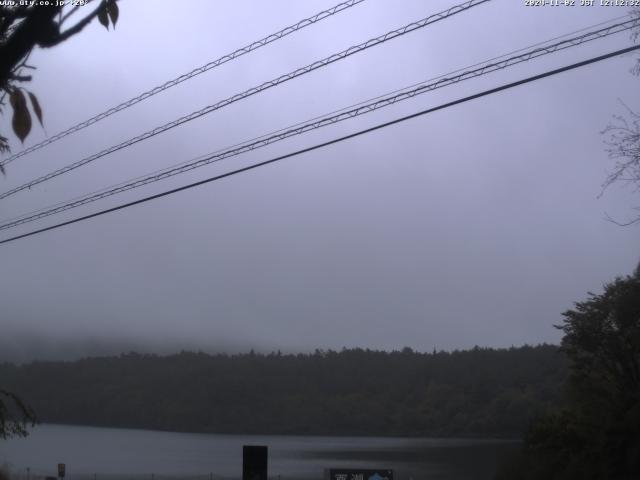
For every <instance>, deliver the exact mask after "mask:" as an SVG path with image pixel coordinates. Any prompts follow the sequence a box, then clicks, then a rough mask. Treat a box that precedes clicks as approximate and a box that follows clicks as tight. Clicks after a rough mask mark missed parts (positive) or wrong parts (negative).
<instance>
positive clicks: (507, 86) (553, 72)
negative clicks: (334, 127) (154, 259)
mask: <svg viewBox="0 0 640 480" xmlns="http://www.w3.org/2000/svg"><path fill="white" fill-rule="evenodd" d="M638 49H640V45H635V46H632V47H627V48H623V49H621V50H616V51H614V52H610V53H607V54H605V55H600V56H598V57H593V58H590V59H588V60H584V61H582V62H578V63H574V64H571V65H567V66H564V67H561V68H557V69H555V70H550V71H547V72H544V73H541V74H538V75H534V76H531V77H527V78H524V79H522V80H518V81H516V82H511V83H508V84H505V85H501V86H499V87H495V88H491V89H489V90H484V91H482V92H480V93H476V94H474V95H469V96H467V97H464V98H460V99H458V100H454V101H451V102H447V103H444V104H441V105H438V106H437V107H432V108H428V109H426V110H422V111H420V112H417V113H413V114H411V115H406V116H404V117H400V118H397V119H395V120H391V121H389V122H385V123H381V124H378V125H375V126H373V127H370V128H366V129H364V130H360V131H358V132H355V133H351V134H349V135H345V136H342V137H339V138H335V139H333V140H329V141H327V142H323V143H319V144H316V145H313V146H311V147H307V148H303V149H301V150H297V151H295V152H291V153H288V154H285V155H281V156H278V157H275V158H272V159H270V160H265V161H263V162H259V163H256V164H253V165H249V166H247V167H243V168H239V169H237V170H233V171H231V172H227V173H223V174H221V175H216V176H213V177H209V178H207V179H204V180H200V181H198V182H194V183H190V184H188V185H184V186H182V187H178V188H174V189H171V190H167V191H165V192H162V193H157V194H155V195H151V196H148V197H145V198H142V199H139V200H135V201H132V202H129V203H125V204H122V205H118V206H116V207H112V208H108V209H105V210H101V211H99V212H95V213H92V214H89V215H85V216H82V217H78V218H74V219H72V220H68V221H66V222H61V223H58V224H55V225H51V226H49V227H45V228H41V229H38V230H33V231H31V232H28V233H24V234H22V235H17V236H15V237H11V238H7V239H5V240H2V241H0V245H2V244H5V243H8V242H12V241H15V240H19V239H21V238H26V237H30V236H33V235H37V234H39V233H43V232H47V231H49V230H54V229H57V228H60V227H63V226H66V225H71V224H73V223H78V222H81V221H83V220H88V219H90V218H94V217H98V216H101V215H105V214H107V213H111V212H115V211H118V210H123V209H125V208H129V207H132V206H134V205H138V204H141V203H146V202H149V201H151V200H155V199H157V198H161V197H165V196H167V195H172V194H174V193H177V192H181V191H183V190H188V189H191V188H194V187H197V186H200V185H204V184H206V183H210V182H214V181H217V180H221V179H223V178H226V177H230V176H232V175H236V174H238V173H243V172H247V171H249V170H253V169H255V168H258V167H263V166H265V165H269V164H271V163H275V162H278V161H280V160H284V159H286V158H291V157H295V156H297V155H301V154H303V153H308V152H311V151H313V150H318V149H320V148H323V147H327V146H329V145H333V144H336V143H340V142H343V141H345V140H349V139H351V138H355V137H358V136H360V135H364V134H366V133H370V132H373V131H376V130H380V129H382V128H386V127H389V126H391V125H395V124H397V123H401V122H404V121H407V120H410V119H412V118H416V117H420V116H422V115H426V114H428V113H432V112H435V111H438V110H443V109H446V108H449V107H453V106H455V105H459V104H462V103H465V102H468V101H471V100H475V99H477V98H481V97H484V96H487V95H492V94H495V93H498V92H501V91H504V90H507V89H510V88H514V87H517V86H520V85H524V84H526V83H531V82H534V81H537V80H541V79H543V78H546V77H550V76H552V75H557V74H559V73H563V72H567V71H569V70H574V69H576V68H580V67H584V66H586V65H590V64H593V63H596V62H600V61H603V60H606V59H608V58H612V57H616V56H619V55H623V54H625V53H629V52H633V51H635V50H638Z"/></svg>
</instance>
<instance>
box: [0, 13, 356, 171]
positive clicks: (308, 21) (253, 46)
mask: <svg viewBox="0 0 640 480" xmlns="http://www.w3.org/2000/svg"><path fill="white" fill-rule="evenodd" d="M362 2H364V0H348V1H346V2H343V3H339V4H338V5H336V6H334V7H332V8H329V9H327V10H323V11H322V12H319V13H316V14H315V15H313V16H311V17H309V18H305V19H303V20H300V21H299V22H298V23H296V24H294V25H290V26H288V27H286V28H283V29H282V30H280V31H278V32H275V33H272V34H270V35H267V36H266V37H264V38H261V39H260V40H256V41H255V42H253V43H250V44H249V45H246V46H244V47H242V48H239V49H237V50H235V51H233V52H231V53H228V54H226V55H223V56H222V57H220V58H218V59H216V60H213V61H211V62H209V63H207V64H206V65H202V66H201V67H198V68H195V69H193V70H191V71H190V72H188V73H185V74H184V75H180V76H179V77H177V78H174V79H173V80H169V81H168V82H165V83H163V84H162V85H159V86H157V87H154V88H152V89H151V90H148V91H146V92H143V93H141V94H140V95H138V96H137V97H133V98H131V99H129V100H127V101H125V102H122V103H121V104H119V105H116V106H115V107H112V108H110V109H108V110H105V111H104V112H102V113H99V114H97V115H95V116H93V117H91V118H89V119H87V120H85V121H83V122H80V123H78V124H76V125H73V126H72V127H69V128H68V129H66V130H63V131H62V132H59V133H56V134H55V135H53V136H52V137H49V138H47V139H46V140H43V141H42V142H40V143H37V144H35V145H33V146H31V147H29V148H26V149H24V150H22V151H20V152H18V153H16V154H14V155H11V156H10V157H8V158H7V159H5V160H2V161H1V162H0V165H2V166H5V165H6V164H8V163H11V162H13V161H14V160H15V159H17V158H20V157H23V156H25V155H27V154H29V153H31V152H35V151H36V150H39V149H41V148H43V147H46V146H47V145H51V144H52V143H54V142H57V141H58V140H60V139H62V138H64V137H66V136H68V135H71V134H72V133H75V132H77V131H79V130H82V129H84V128H87V127H88V126H90V125H93V124H94V123H97V122H99V121H100V120H104V119H105V118H107V117H110V116H111V115H113V114H115V113H118V112H119V111H121V110H124V109H126V108H129V107H132V106H133V105H135V104H137V103H140V102H142V101H143V100H146V99H147V98H150V97H152V96H154V95H157V94H158V93H160V92H163V91H165V90H167V89H169V88H171V87H175V86H176V85H178V84H180V83H182V82H185V81H187V80H189V79H191V78H193V77H195V76H197V75H200V74H201V73H204V72H207V71H209V70H211V69H213V68H216V67H219V66H220V65H222V64H224V63H227V62H229V61H231V60H234V59H236V58H238V57H241V56H242V55H245V54H247V53H249V52H252V51H254V50H257V49H259V48H261V47H264V46H265V45H268V44H270V43H272V42H275V41H276V40H280V39H281V38H283V37H286V36H287V35H290V34H292V33H294V32H297V31H298V30H302V29H303V28H305V27H308V26H310V25H313V24H315V23H318V22H320V21H322V20H324V19H325V18H328V17H331V16H332V15H335V14H336V13H340V12H342V11H344V10H346V9H348V8H350V7H353V6H355V5H357V4H359V3H362Z"/></svg>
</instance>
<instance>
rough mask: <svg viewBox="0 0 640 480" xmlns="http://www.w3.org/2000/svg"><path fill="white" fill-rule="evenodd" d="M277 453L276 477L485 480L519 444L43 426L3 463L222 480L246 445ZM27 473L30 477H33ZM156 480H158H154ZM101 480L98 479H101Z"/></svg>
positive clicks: (272, 465) (2, 456) (79, 478)
mask: <svg viewBox="0 0 640 480" xmlns="http://www.w3.org/2000/svg"><path fill="white" fill-rule="evenodd" d="M243 445H267V446H268V447H269V476H271V477H273V478H275V479H277V478H278V476H280V479H281V480H288V479H296V478H299V479H312V478H317V479H322V477H323V471H324V469H325V468H333V467H353V468H358V467H361V468H391V469H393V470H394V473H395V478H396V479H397V480H405V479H410V478H413V479H414V480H419V479H434V480H436V479H437V480H454V479H455V480H471V479H474V480H484V479H487V480H488V479H491V478H493V475H494V472H495V468H496V464H497V463H498V462H499V461H500V459H501V458H503V457H504V456H505V455H506V454H508V453H509V452H510V451H513V450H514V449H515V448H517V444H516V443H514V442H508V441H498V440H466V439H465V440H463V439H429V438H423V439H408V438H382V437H305V436H278V435H216V434H195V433H171V432H157V431H151V430H130V429H119V428H98V427H79V426H67V425H40V426H38V427H36V428H35V429H34V430H33V431H32V433H31V434H30V435H29V437H27V438H24V439H22V438H20V439H11V440H8V441H0V464H2V463H5V464H7V466H8V467H9V468H10V469H11V471H12V472H13V473H14V476H15V477H16V479H17V480H27V478H28V477H29V480H39V478H40V477H41V476H44V475H55V472H56V465H57V464H58V463H66V464H67V476H66V479H65V480H88V479H94V478H95V480H124V478H130V479H134V480H169V479H173V478H175V477H181V478H186V477H190V478H191V479H193V480H220V479H221V478H240V477H241V476H242V446H243ZM27 468H29V472H28V474H27ZM152 474H153V476H152ZM94 475H95V477H94Z"/></svg>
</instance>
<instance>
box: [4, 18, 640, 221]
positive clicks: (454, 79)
mask: <svg viewBox="0 0 640 480" xmlns="http://www.w3.org/2000/svg"><path fill="white" fill-rule="evenodd" d="M639 25H640V19H632V20H628V21H626V22H621V23H617V24H615V25H612V26H610V27H606V28H602V29H599V30H595V31H591V32H587V33H585V34H583V35H580V36H577V37H572V38H569V39H566V40H563V41H560V42H557V43H554V44H552V45H548V46H544V47H539V48H535V49H532V50H529V51H527V52H524V53H522V54H520V55H515V56H511V57H508V58H506V59H504V60H501V61H498V62H493V63H486V64H484V65H483V66H481V67H479V68H475V69H472V70H467V71H464V72H462V73H460V74H458V75H454V76H442V77H440V78H439V79H438V80H437V81H435V82H431V83H427V84H424V85H420V86H418V87H416V88H411V89H410V90H408V91H404V92H401V93H398V94H395V95H390V96H386V97H379V98H377V99H375V100H374V101H372V102H369V103H366V104H364V105H361V106H358V107H356V108H352V109H350V110H347V111H344V112H341V113H338V114H336V115H330V116H325V117H322V118H319V119H313V120H312V121H309V122H307V123H304V124H300V126H296V127H295V128H289V129H283V130H280V131H277V132H275V133H274V134H272V135H269V136H264V137H259V139H257V140H255V141H249V143H244V144H240V146H234V147H232V148H229V149H226V150H221V151H219V152H215V153H212V154H209V155H204V156H202V157H199V158H198V159H196V160H194V161H191V162H187V163H185V164H182V165H178V166H175V167H170V168H168V169H165V170H161V171H160V172H157V173H154V174H151V175H147V176H143V177H139V178H137V179H135V180H133V181H130V182H128V183H122V184H119V185H117V186H115V187H113V188H110V189H105V190H102V191H100V192H97V193H94V194H89V195H87V196H84V197H80V198H78V199H75V200H72V201H70V202H66V203H62V204H59V205H57V206H54V207H51V208H49V209H45V210H42V211H38V212H35V213H33V214H26V216H23V217H21V218H18V219H16V220H12V221H8V222H6V223H4V224H2V225H0V231H1V230H5V229H8V228H12V227H15V226H18V225H22V224H24V223H28V222H32V221H35V220H39V219H42V218H44V217H48V216H50V215H54V214H57V213H60V212H64V211H66V210H70V209H72V208H76V207H79V206H81V205H85V204H87V203H91V202H95V201H97V200H101V199H103V198H106V197H110V196H112V195H116V194H118V193H122V192H125V191H128V190H132V189H134V188H138V187H141V186H143V185H147V184H150V183H154V182H157V181H160V180H163V179H165V178H169V177H172V176H174V175H178V174H180V173H184V172H188V171H190V170H193V169H196V168H199V167H202V166H205V165H208V164H211V163H214V162H217V161H220V160H223V159H225V158H229V157H234V156H237V155H240V154H242V153H246V152H249V151H252V150H255V149H258V148H262V147H265V146H267V145H270V144H272V143H276V142H279V141H281V140H284V139H286V138H290V137H293V136H296V135H301V134H303V133H306V132H309V131H311V130H316V129H318V128H322V127H324V126H327V125H332V124H335V123H338V122H341V121H343V120H347V119H350V118H354V117H357V116H360V115H364V114H366V113H370V112H373V111H375V110H378V109H380V108H384V107H387V106H390V105H393V104H395V103H398V102H401V101H404V100H408V99H410V98H413V97H415V96H416V95H420V94H423V93H427V92H430V91H433V90H436V89H438V88H442V87H446V86H448V85H452V84H455V83H459V82H461V81H464V80H469V79H471V78H476V77H479V76H482V75H486V74H489V73H492V72H495V71H498V70H502V69H505V68H508V67H511V66H513V65H517V64H519V63H523V62H527V61H530V60H533V59H535V58H539V57H542V56H545V55H549V54H551V53H555V52H558V51H561V50H565V49H567V48H572V47H576V46H578V45H581V44H583V43H586V42H590V41H593V40H598V39H602V38H605V37H607V36H610V35H614V34H616V33H620V32H624V31H628V30H630V29H633V28H635V27H637V26H639Z"/></svg>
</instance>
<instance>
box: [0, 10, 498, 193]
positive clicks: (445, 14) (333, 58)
mask: <svg viewBox="0 0 640 480" xmlns="http://www.w3.org/2000/svg"><path fill="white" fill-rule="evenodd" d="M489 1H491V0H468V1H466V2H464V3H461V4H459V5H455V6H453V7H450V8H448V9H447V10H444V11H442V12H440V13H436V14H434V15H430V16H428V17H426V18H423V19H422V20H418V21H417V22H413V23H410V24H408V25H405V26H403V27H401V28H398V29H396V30H392V31H390V32H387V33H385V34H384V35H380V36H379V37H376V38H372V39H370V40H368V41H366V42H364V43H361V44H359V45H355V46H352V47H349V48H347V49H346V50H343V51H342V52H339V53H334V54H333V55H330V56H328V57H326V58H324V59H322V60H318V61H316V62H314V63H311V64H309V65H307V66H305V67H301V68H298V69H296V70H294V71H292V72H289V73H287V74H284V75H281V76H279V77H277V78H275V79H273V80H270V81H268V82H264V83H263V84H261V85H259V86H257V87H253V88H250V89H249V90H245V91H244V92H242V93H238V94H236V95H233V96H231V97H229V98H226V99H225V100H221V101H219V102H217V103H215V104H213V105H209V106H207V107H204V108H202V109H200V110H198V111H195V112H192V113H190V114H188V115H185V116H183V117H180V118H178V119H176V120H173V121H171V122H169V123H166V124H164V125H162V126H159V127H156V128H154V129H153V130H149V131H148V132H145V133H143V134H141V135H138V136H137V137H134V138H131V139H129V140H127V141H125V142H122V143H120V144H118V145H114V146H112V147H109V148H107V149H105V150H102V151H101V152H98V153H96V154H94V155H91V156H89V157H86V158H83V159H82V160H79V161H77V162H75V163H72V164H70V165H67V166H66V167H63V168H60V169H58V170H55V171H53V172H51V173H48V174H46V175H43V176H41V177H39V178H36V179H35V180H32V181H30V182H27V183H25V184H23V185H20V186H19V187H15V188H13V189H11V190H8V191H6V192H4V193H2V194H0V199H3V198H7V197H9V196H11V195H13V194H15V193H18V192H20V191H22V190H25V189H27V188H31V187H33V186H34V185H38V184H39V183H42V182H45V181H47V180H50V179H52V178H54V177H57V176H58V175H62V174H64V173H67V172H70V171H71V170H75V169H76V168H79V167H81V166H83V165H86V164H88V163H91V162H93V161H94V160H97V159H99V158H101V157H104V156H106V155H109V154H111V153H114V152H117V151H118V150H121V149H123V148H126V147H130V146H131V145H134V144H136V143H138V142H141V141H143V140H146V139H148V138H151V137H153V136H155V135H158V134H160V133H163V132H166V131H167V130H170V129H172V128H174V127H177V126H179V125H182V124H183V123H186V122H190V121H191V120H195V119H196V118H199V117H202V116H203V115H207V114H209V113H211V112H213V111H215V110H218V109H220V108H223V107H226V106H227V105H230V104H232V103H234V102H237V101H239V100H242V99H245V98H247V97H250V96H252V95H255V94H257V93H260V92H263V91H265V90H267V89H269V88H272V87H275V86H277V85H280V84H281V83H284V82H287V81H289V80H292V79H294V78H296V77H299V76H301V75H304V74H307V73H309V72H312V71H314V70H317V69H319V68H322V67H325V66H327V65H329V64H331V63H334V62H337V61H339V60H343V59H345V58H347V57H349V56H351V55H353V54H355V53H359V52H362V51H364V50H367V49H369V48H371V47H374V46H377V45H381V44H382V43H385V42H387V41H389V40H392V39H394V38H398V37H400V36H402V35H406V34H407V33H410V32H413V31H415V30H418V29H420V28H423V27H426V26H427V25H430V24H432V23H435V22H438V21H440V20H444V19H446V18H449V17H451V16H453V15H456V14H458V13H461V12H464V11H466V10H468V9H470V8H473V7H476V6H478V5H481V4H483V3H486V2H489Z"/></svg>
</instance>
